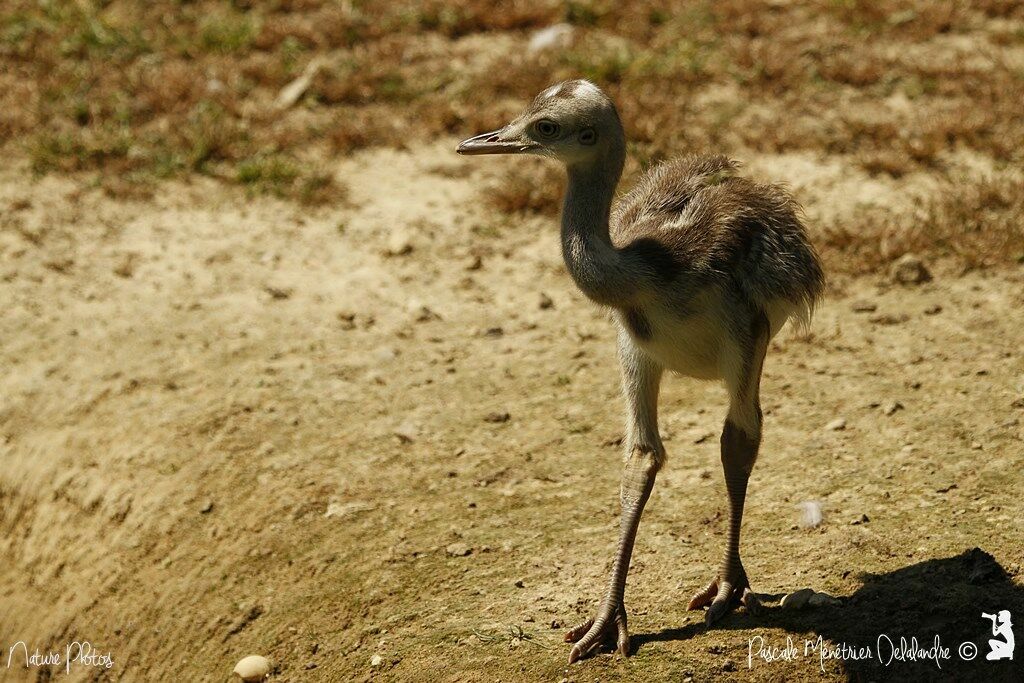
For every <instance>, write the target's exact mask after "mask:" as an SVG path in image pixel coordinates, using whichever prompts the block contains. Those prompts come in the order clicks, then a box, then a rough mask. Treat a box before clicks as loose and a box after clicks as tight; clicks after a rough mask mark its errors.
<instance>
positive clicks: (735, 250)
mask: <svg viewBox="0 0 1024 683" xmlns="http://www.w3.org/2000/svg"><path fill="white" fill-rule="evenodd" d="M737 171H738V164H737V163H736V162H735V161H732V160H730V159H727V158H726V157H723V156H711V155H700V156H697V155H695V156H688V157H684V158H681V159H676V160H672V161H669V162H665V163H662V164H660V165H658V166H656V167H655V168H654V169H652V170H651V171H649V172H648V173H647V174H645V175H644V176H643V177H642V178H641V180H640V181H639V183H638V184H637V185H636V186H635V187H634V188H633V189H632V190H631V191H630V192H628V193H627V194H626V195H625V196H624V197H623V198H622V199H621V200H620V201H619V202H618V203H617V204H616V205H615V207H614V210H613V213H612V216H611V223H610V235H611V239H612V244H613V245H614V246H615V247H616V248H617V249H619V250H627V251H628V250H634V251H640V252H643V254H644V256H645V258H642V259H641V264H643V266H644V267H646V270H647V271H648V275H647V282H648V283H649V284H648V286H647V287H645V288H644V290H643V292H642V293H641V294H640V295H639V296H637V300H636V302H635V303H633V305H630V306H627V307H625V308H618V309H616V315H615V319H616V321H617V323H618V325H619V327H620V328H622V329H623V330H625V331H626V332H628V333H629V335H630V336H631V338H632V339H633V341H634V342H635V343H636V344H637V345H639V346H640V347H641V348H642V349H643V350H644V351H645V352H647V353H648V354H650V355H651V356H652V357H653V358H655V359H656V360H657V361H658V362H659V363H660V364H661V365H663V366H664V367H666V368H667V369H670V370H673V371H675V372H678V373H680V374H683V375H686V376H689V377H696V378H699V379H723V378H725V377H726V375H727V374H728V372H729V369H730V364H731V363H730V361H731V359H732V357H733V356H735V354H736V350H735V349H733V348H731V346H732V344H731V343H730V341H731V340H732V339H733V338H734V337H735V336H736V334H735V329H736V328H743V327H745V326H746V324H747V321H746V318H747V317H748V316H749V315H750V314H751V313H752V312H754V311H763V312H764V313H765V315H766V317H767V319H768V324H769V334H770V336H774V335H775V334H777V333H778V332H779V330H780V329H781V328H782V326H783V325H784V324H785V323H786V321H787V320H790V319H793V320H795V321H797V322H798V323H806V322H808V321H809V320H810V317H811V313H812V311H813V307H814V302H815V301H816V300H817V298H818V297H819V296H820V294H821V289H822V287H823V275H822V272H821V268H820V266H819V265H818V262H817V259H816V257H815V255H814V250H813V247H811V245H810V244H809V242H808V241H807V236H806V231H805V230H804V228H803V225H802V224H801V222H800V220H799V217H798V216H799V213H798V208H797V206H796V204H795V203H794V202H793V200H792V199H791V198H790V197H789V195H788V194H787V193H785V192H784V191H783V190H782V189H781V188H779V187H777V186H774V185H764V184H757V183H754V182H751V181H750V180H748V179H746V178H742V177H739V176H738V175H737Z"/></svg>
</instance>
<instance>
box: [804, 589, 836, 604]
mask: <svg viewBox="0 0 1024 683" xmlns="http://www.w3.org/2000/svg"><path fill="white" fill-rule="evenodd" d="M841 604H842V603H841V602H840V601H839V599H838V598H833V597H832V596H831V595H829V594H828V593H817V592H815V593H814V594H813V595H811V596H810V597H809V598H808V599H807V606H808V607H837V606H839V605H841Z"/></svg>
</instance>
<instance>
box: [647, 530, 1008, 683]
mask: <svg viewBox="0 0 1024 683" xmlns="http://www.w3.org/2000/svg"><path fill="white" fill-rule="evenodd" d="M860 578H861V580H862V581H863V585H862V586H861V587H860V588H859V589H858V590H857V592H856V593H854V594H853V595H852V596H850V597H847V598H843V599H841V600H840V604H839V605H836V606H822V607H807V608H804V609H802V610H794V611H789V610H784V609H782V608H781V607H777V606H774V607H773V606H771V605H770V603H771V602H773V601H775V602H777V601H778V599H779V597H781V596H773V595H765V596H762V598H763V599H764V600H765V602H767V603H768V606H766V607H764V608H763V609H762V611H761V613H760V614H758V615H756V616H752V615H748V614H745V613H743V612H742V611H741V612H738V613H736V612H734V613H732V614H730V615H728V616H726V617H725V618H724V619H723V620H722V621H721V622H720V623H719V624H717V625H716V626H715V628H718V629H724V630H746V631H755V634H754V636H751V637H750V638H751V639H753V643H752V644H751V645H750V648H751V650H752V656H753V660H752V662H751V666H752V667H753V668H759V667H784V666H787V665H791V663H789V662H785V661H782V662H779V661H775V662H767V661H765V660H764V659H762V658H761V657H759V656H758V650H759V646H760V645H761V642H760V641H758V640H756V639H757V637H758V636H760V637H761V638H763V640H764V643H763V644H764V647H765V648H768V647H772V646H775V647H777V648H785V647H786V645H787V642H786V636H781V637H780V636H778V635H776V634H770V633H767V632H763V633H760V634H757V633H756V631H757V629H758V628H765V629H768V628H772V629H782V630H785V631H789V632H791V633H793V634H799V637H791V640H792V643H793V646H794V647H795V650H796V653H795V656H794V659H795V660H797V661H798V662H799V660H801V659H809V660H812V661H811V662H808V663H812V664H813V666H814V667H815V670H817V671H819V672H820V669H818V665H819V662H820V654H819V651H818V650H809V651H808V652H807V653H806V656H805V650H804V647H805V642H806V641H811V642H812V646H813V644H814V643H815V642H816V641H817V639H818V636H821V638H822V639H823V640H824V644H825V645H826V647H829V648H835V647H836V646H840V645H841V644H845V645H847V646H849V647H850V648H852V650H853V651H855V652H857V653H859V654H860V655H861V657H860V658H852V657H850V656H847V657H844V658H842V659H836V660H835V663H830V662H828V661H826V662H825V664H824V666H825V668H826V670H832V671H835V666H836V663H837V664H838V665H839V667H840V670H841V671H842V672H843V673H844V674H845V675H846V677H847V678H848V679H850V680H871V681H875V680H890V679H899V680H929V681H932V680H961V681H963V680H986V681H1024V646H1022V647H1018V648H1017V649H1016V652H1015V653H1014V658H1013V659H1012V660H1000V661H989V660H988V659H987V658H986V657H987V656H988V654H989V652H990V650H991V649H992V648H991V647H990V645H989V641H990V640H991V639H992V638H993V634H992V621H990V620H989V619H988V618H986V617H983V616H982V615H983V613H984V614H990V615H998V613H999V612H1000V611H1002V610H1008V611H1009V612H1010V613H1011V615H1012V616H1013V617H1014V618H1015V619H1016V621H1017V622H1019V623H1020V624H1024V586H1021V585H1019V584H1016V583H1014V582H1013V580H1012V579H1011V578H1010V576H1009V575H1008V574H1007V572H1006V570H1005V569H1003V567H1002V566H1000V564H999V563H998V562H997V561H996V560H995V559H994V558H993V557H992V556H991V555H989V554H988V553H986V552H985V551H983V550H980V549H979V548H974V549H972V550H968V551H966V552H963V553H961V554H960V555H956V556H953V557H947V558H941V559H934V560H926V561H924V562H919V563H917V564H912V565H910V566H907V567H904V568H902V569H897V570H895V571H891V572H886V573H884V574H865V575H863V576H862V577H860ZM1013 625H1014V626H1015V627H1016V626H1017V625H1016V623H1015V624H1013ZM705 630H706V627H705V626H704V624H703V623H700V624H688V625H686V626H683V627H679V628H670V629H665V630H662V631H659V632H656V633H640V634H636V635H634V636H633V638H632V643H631V646H632V649H633V650H634V651H636V650H637V649H640V648H642V647H643V646H644V645H645V644H647V643H652V642H659V641H674V640H688V639H690V638H692V637H693V636H695V635H697V634H699V633H702V632H704V631H705ZM1015 630H1016V634H1020V635H1021V636H1024V629H1021V628H1019V627H1016V629H1015ZM1016 634H1015V635H1016ZM936 637H938V639H939V640H938V642H939V643H940V645H941V648H942V649H938V648H934V646H935V644H936ZM913 638H916V640H917V646H918V648H919V649H920V650H932V652H933V653H935V654H933V655H932V656H931V657H929V658H921V657H919V658H918V659H917V660H916V661H915V660H913V659H912V658H910V657H909V656H904V655H902V652H903V650H904V647H903V642H906V643H907V649H910V644H911V639H913ZM901 639H902V641H903V642H901ZM999 639H1000V640H1004V638H1003V637H1002V636H1000V638H999ZM864 653H868V655H869V656H864ZM972 654H973V657H972ZM746 667H747V662H746V661H744V662H743V665H742V667H741V668H746ZM778 673H779V674H783V673H785V670H783V669H781V668H780V669H779V670H778Z"/></svg>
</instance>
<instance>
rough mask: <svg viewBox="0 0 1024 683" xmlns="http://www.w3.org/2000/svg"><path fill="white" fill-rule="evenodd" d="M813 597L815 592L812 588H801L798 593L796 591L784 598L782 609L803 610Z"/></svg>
mask: <svg viewBox="0 0 1024 683" xmlns="http://www.w3.org/2000/svg"><path fill="white" fill-rule="evenodd" d="M812 595H814V590H813V589H811V588H801V589H800V590H798V591H794V592H792V593H790V594H789V595H787V596H785V597H783V598H782V609H784V610H798V609H801V608H803V607H804V606H805V605H806V604H807V601H808V600H810V599H811V596H812Z"/></svg>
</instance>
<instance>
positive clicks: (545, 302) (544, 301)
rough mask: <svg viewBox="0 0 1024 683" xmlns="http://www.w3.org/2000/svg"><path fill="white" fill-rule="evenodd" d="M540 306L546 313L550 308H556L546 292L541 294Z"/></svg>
mask: <svg viewBox="0 0 1024 683" xmlns="http://www.w3.org/2000/svg"><path fill="white" fill-rule="evenodd" d="M539 306H540V307H541V309H542V310H545V311H546V310H548V309H549V308H554V307H555V302H554V301H553V300H552V299H551V297H550V296H548V295H547V294H545V293H544V292H541V293H540V304H539Z"/></svg>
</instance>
